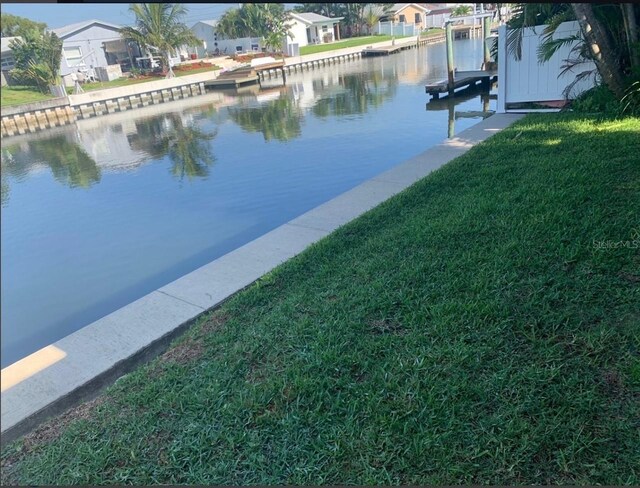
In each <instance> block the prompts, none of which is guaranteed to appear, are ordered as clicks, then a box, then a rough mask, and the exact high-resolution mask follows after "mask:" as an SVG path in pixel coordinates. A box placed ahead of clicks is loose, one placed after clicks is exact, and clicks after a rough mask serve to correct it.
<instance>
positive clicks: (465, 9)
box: [451, 5, 472, 17]
mask: <svg viewBox="0 0 640 488" xmlns="http://www.w3.org/2000/svg"><path fill="white" fill-rule="evenodd" d="M471 13H472V8H471V7H470V6H469V5H458V6H457V7H454V8H453V9H452V10H451V16H452V17H464V16H465V15H470V14H471Z"/></svg>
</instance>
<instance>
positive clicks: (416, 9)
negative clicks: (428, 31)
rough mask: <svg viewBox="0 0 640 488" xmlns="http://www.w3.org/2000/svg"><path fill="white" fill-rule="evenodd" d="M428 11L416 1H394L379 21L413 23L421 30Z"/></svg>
mask: <svg viewBox="0 0 640 488" xmlns="http://www.w3.org/2000/svg"><path fill="white" fill-rule="evenodd" d="M428 12H429V10H428V9H426V8H425V7H423V6H422V5H421V4H418V3H395V4H393V6H392V7H391V8H390V9H389V10H387V13H386V14H385V15H384V16H382V18H381V19H380V21H381V22H394V23H398V24H399V23H403V24H415V25H416V27H417V28H418V29H420V30H421V29H424V23H425V16H426V15H427V13H428Z"/></svg>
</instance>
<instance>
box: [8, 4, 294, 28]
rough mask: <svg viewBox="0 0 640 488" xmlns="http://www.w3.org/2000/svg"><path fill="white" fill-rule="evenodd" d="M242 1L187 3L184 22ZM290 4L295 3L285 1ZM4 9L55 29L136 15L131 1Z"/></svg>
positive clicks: (213, 14)
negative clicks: (86, 21)
mask: <svg viewBox="0 0 640 488" xmlns="http://www.w3.org/2000/svg"><path fill="white" fill-rule="evenodd" d="M238 5H239V4H238V3H186V4H185V6H186V7H187V9H188V13H187V15H186V16H185V18H184V23H185V24H187V25H188V26H189V27H191V25H193V24H195V23H196V22H197V21H199V20H210V19H216V18H218V17H220V15H222V13H223V12H224V11H225V10H227V9H228V8H230V7H237V6H238ZM285 5H286V6H287V7H288V6H290V5H295V4H285ZM1 10H2V12H3V13H4V12H6V13H9V14H13V15H19V16H21V17H26V18H28V19H31V20H36V21H38V22H45V23H46V24H47V26H48V27H49V28H51V29H55V28H58V27H62V26H64V25H68V24H75V23H76V22H82V21H84V20H91V19H97V20H103V21H105V22H110V23H112V24H119V25H132V24H133V22H134V18H133V15H132V14H130V13H129V4H128V3H84V4H80V3H76V4H73V3H71V4H64V3H3V4H2V8H1Z"/></svg>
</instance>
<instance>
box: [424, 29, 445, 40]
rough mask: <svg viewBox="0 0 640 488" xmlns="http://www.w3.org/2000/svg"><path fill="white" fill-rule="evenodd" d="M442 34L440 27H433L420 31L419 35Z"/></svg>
mask: <svg viewBox="0 0 640 488" xmlns="http://www.w3.org/2000/svg"><path fill="white" fill-rule="evenodd" d="M443 34H444V29H440V28H439V27H434V28H432V29H429V30H426V31H423V32H421V33H420V37H422V38H425V37H434V36H441V35H443Z"/></svg>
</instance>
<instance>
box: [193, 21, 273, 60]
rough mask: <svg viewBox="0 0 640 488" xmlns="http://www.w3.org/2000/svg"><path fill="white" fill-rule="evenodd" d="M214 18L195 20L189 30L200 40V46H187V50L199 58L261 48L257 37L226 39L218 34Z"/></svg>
mask: <svg viewBox="0 0 640 488" xmlns="http://www.w3.org/2000/svg"><path fill="white" fill-rule="evenodd" d="M217 23H218V22H217V21H216V20H200V21H198V22H196V23H195V24H194V25H193V26H192V27H191V31H192V32H193V33H194V34H195V36H196V37H197V38H198V39H200V40H201V41H202V46H198V47H196V48H189V52H190V53H193V54H195V55H197V57H199V58H204V57H207V56H224V55H228V56H233V55H235V54H241V53H246V52H259V51H261V50H262V44H261V39H260V38H258V37H241V38H236V39H227V38H225V37H224V36H223V35H220V34H218V32H217V30H216V25H217Z"/></svg>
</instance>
